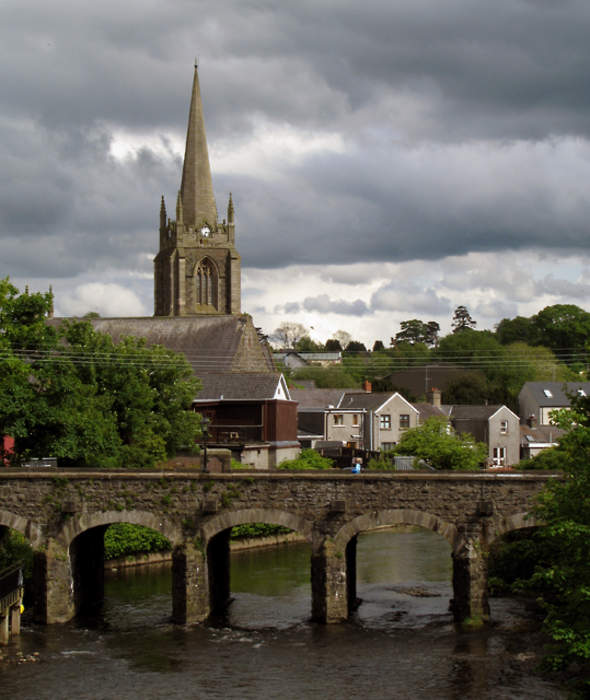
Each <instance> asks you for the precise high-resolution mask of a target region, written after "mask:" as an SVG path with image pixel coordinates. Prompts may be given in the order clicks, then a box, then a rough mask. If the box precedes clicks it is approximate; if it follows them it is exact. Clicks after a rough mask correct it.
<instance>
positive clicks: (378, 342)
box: [373, 340, 385, 352]
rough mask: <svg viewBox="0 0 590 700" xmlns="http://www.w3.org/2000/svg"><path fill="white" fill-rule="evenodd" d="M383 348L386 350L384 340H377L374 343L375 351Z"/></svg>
mask: <svg viewBox="0 0 590 700" xmlns="http://www.w3.org/2000/svg"><path fill="white" fill-rule="evenodd" d="M382 350H385V345H383V341H382V340H376V341H375V342H374V343H373V352H381V351H382Z"/></svg>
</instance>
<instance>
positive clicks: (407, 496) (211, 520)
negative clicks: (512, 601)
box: [0, 469, 556, 623]
mask: <svg viewBox="0 0 590 700" xmlns="http://www.w3.org/2000/svg"><path fill="white" fill-rule="evenodd" d="M551 478H556V475H550V474H539V473H531V472H529V473H526V474H518V473H509V474H488V473H460V472H451V473H449V472H447V473H434V474H421V473H396V474H392V473H363V474H359V475H357V474H341V473H333V472H316V473H311V472H308V473H301V472H300V473H277V472H274V473H264V474H246V473H239V472H238V473H232V474H203V473H200V472H190V471H186V472H178V471H170V472H147V471H145V472H130V471H118V472H114V471H82V470H78V471H65V470H59V471H55V472H51V473H48V472H40V471H35V472H33V471H24V470H19V471H16V470H8V469H2V470H1V472H0V530H2V529H6V528H13V529H15V530H18V531H19V532H21V533H23V534H24V535H25V537H26V538H27V539H28V540H29V542H30V543H31V545H32V547H33V549H34V552H35V556H34V591H35V617H36V619H37V620H38V621H40V622H46V623H54V622H64V621H67V620H69V619H71V618H72V617H74V616H75V615H76V614H77V613H78V612H81V611H83V610H84V609H86V608H87V607H89V606H91V605H93V604H96V603H98V602H100V601H101V600H102V594H103V570H104V562H103V558H104V543H103V538H104V531H105V529H106V528H107V527H108V526H109V525H110V524H112V523H120V522H126V523H135V524H139V525H145V526H148V527H150V528H153V529H154V530H157V531H159V532H161V533H162V534H163V535H165V536H166V537H167V538H168V539H169V540H170V542H171V543H172V548H173V553H172V561H173V563H172V616H173V619H174V620H175V621H176V622H178V623H192V622H200V621H203V620H205V619H206V618H207V617H208V616H209V615H210V614H211V613H215V612H218V611H220V610H222V609H223V608H224V607H225V606H226V605H227V603H228V601H229V599H230V575H229V535H230V531H231V528H232V527H233V526H234V525H240V524H243V523H253V522H264V523H270V524H276V525H283V526H286V527H288V528H291V529H292V530H296V531H297V532H299V533H300V534H301V535H303V536H304V537H305V539H306V540H307V541H308V542H309V543H310V545H311V562H310V566H311V583H312V585H311V589H312V601H311V612H312V617H313V619H315V620H318V621H322V622H327V623H332V622H340V621H343V620H345V619H346V618H347V617H348V615H349V612H350V611H351V610H352V609H353V607H354V604H355V601H356V538H357V535H358V534H359V533H360V532H364V531H367V530H373V529H376V528H380V527H387V526H393V525H418V526H420V527H423V528H427V529H429V530H432V531H434V532H436V533H438V534H439V535H440V536H441V537H444V538H445V539H446V540H447V541H448V542H449V543H450V545H451V550H452V560H453V595H454V598H453V601H452V609H453V612H454V616H455V619H456V620H457V621H464V620H466V619H467V618H471V619H482V620H485V619H486V618H487V617H488V615H489V607H488V601H487V571H486V551H487V549H488V547H489V545H490V544H491V543H492V542H493V540H494V539H495V538H497V537H499V536H501V535H503V534H504V533H506V532H509V531H511V530H517V529H520V528H525V527H532V526H534V525H535V521H534V518H532V517H530V516H529V513H530V511H531V508H532V506H533V505H534V502H535V497H536V495H537V494H538V493H539V491H540V490H541V489H542V488H543V487H544V485H545V484H546V483H547V481H548V479H551ZM0 534H1V533H0Z"/></svg>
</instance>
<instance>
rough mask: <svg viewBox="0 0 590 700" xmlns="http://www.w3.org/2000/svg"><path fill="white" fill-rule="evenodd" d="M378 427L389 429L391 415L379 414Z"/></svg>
mask: <svg viewBox="0 0 590 700" xmlns="http://www.w3.org/2000/svg"><path fill="white" fill-rule="evenodd" d="M379 427H380V428H381V430H391V416H390V415H389V414H387V413H385V414H384V415H382V416H379Z"/></svg>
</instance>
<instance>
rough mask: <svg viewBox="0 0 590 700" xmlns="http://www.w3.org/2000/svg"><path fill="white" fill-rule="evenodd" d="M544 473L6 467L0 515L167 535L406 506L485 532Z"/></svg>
mask: <svg viewBox="0 0 590 700" xmlns="http://www.w3.org/2000/svg"><path fill="white" fill-rule="evenodd" d="M549 478H553V477H551V476H547V475H538V474H535V475H528V474H527V475H514V474H511V475H509V476H508V475H502V474H497V475H484V474H433V475H425V474H374V475H373V474H362V475H351V474H332V473H329V474H317V473H315V474H276V473H275V474H264V475H262V474H200V473H178V472H169V473H153V472H69V471H60V472H59V473H53V474H51V475H49V474H46V473H39V472H22V471H21V472H15V471H8V470H6V472H3V473H2V474H0V525H8V526H10V527H13V528H15V529H18V530H20V531H22V532H24V534H25V535H27V536H29V537H30V538H31V539H33V540H34V539H35V538H39V537H43V536H51V537H55V536H58V535H59V534H60V533H61V534H62V535H65V536H66V538H67V535H68V534H70V535H72V536H75V535H76V534H78V533H79V532H81V531H83V530H84V529H87V528H88V527H93V526H96V525H102V524H105V523H107V522H121V521H125V520H126V521H127V522H135V521H137V522H139V521H142V522H140V524H145V525H148V526H149V527H155V529H158V530H160V531H163V532H167V533H168V535H169V536H170V537H171V538H172V539H173V540H175V539H178V538H181V536H182V531H183V529H184V530H186V529H189V530H193V531H194V530H196V529H197V528H198V527H201V526H203V525H207V524H209V523H211V521H213V520H214V519H216V518H217V517H218V516H219V515H220V514H222V513H225V514H226V515H228V516H229V515H230V514H231V513H236V514H237V513H244V511H248V510H251V509H260V508H263V509H265V510H267V511H276V512H277V513H278V512H279V511H280V512H283V513H288V514H290V515H292V516H293V517H295V518H296V520H297V521H300V522H301V524H302V527H303V528H304V529H305V531H306V532H307V533H308V534H309V535H311V531H312V530H318V531H319V532H321V533H323V534H329V535H335V534H336V533H337V532H338V531H339V530H340V528H342V527H343V526H344V525H346V524H347V523H349V522H351V521H353V520H354V519H355V518H359V517H361V516H365V517H367V516H369V515H370V514H375V513H379V512H386V511H391V510H396V511H399V510H402V511H403V510H411V511H415V512H421V513H424V514H428V515H429V516H431V517H433V518H435V520H436V521H437V522H438V521H442V522H443V523H447V524H452V525H453V526H455V527H456V528H461V527H468V525H469V523H470V522H471V521H473V519H474V518H475V519H481V517H485V521H486V523H487V525H488V527H487V529H488V532H489V536H490V538H491V539H493V538H494V537H496V536H497V535H499V534H502V532H504V531H506V530H507V529H513V528H514V527H518V526H526V524H527V523H525V522H522V523H521V524H520V525H518V522H520V520H519V518H520V516H522V515H523V514H524V513H526V512H528V511H529V510H530V508H531V506H532V504H533V501H534V497H535V495H536V494H537V493H538V492H539V491H540V489H541V488H542V487H543V485H544V484H545V483H546V481H547V479H549ZM482 502H485V503H487V504H489V505H488V506H487V508H488V510H489V513H487V514H485V515H484V516H482V514H481V512H479V511H481V506H480V505H479V504H480V503H482ZM478 509H479V510H478ZM240 517H241V516H240ZM515 518H516V520H515ZM238 519H239V518H238ZM530 524H533V523H532V521H531V523H530ZM426 526H428V524H426ZM432 529H435V528H434V527H433V528H432ZM442 534H444V533H442Z"/></svg>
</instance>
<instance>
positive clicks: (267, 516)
mask: <svg viewBox="0 0 590 700" xmlns="http://www.w3.org/2000/svg"><path fill="white" fill-rule="evenodd" d="M246 523H268V524H270V525H282V526H283V527H288V528H289V529H290V530H295V531H296V532H298V533H299V534H301V535H303V537H305V539H306V540H307V541H308V542H311V538H312V523H311V522H310V521H309V520H308V519H305V518H303V517H302V516H300V515H295V514H294V513H289V512H288V511H285V510H279V509H276V508H246V509H244V510H233V511H231V510H230V511H224V512H223V513H220V514H219V515H215V516H213V517H212V518H211V519H210V520H207V522H205V523H204V524H203V525H202V526H201V534H202V537H203V540H204V541H205V542H208V541H209V540H211V539H212V538H213V537H215V535H218V534H219V533H220V532H223V531H224V530H228V529H229V528H232V527H235V526H236V525H244V524H246Z"/></svg>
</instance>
